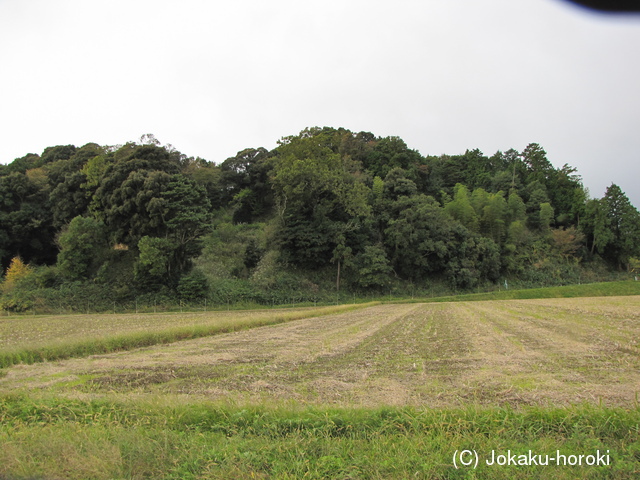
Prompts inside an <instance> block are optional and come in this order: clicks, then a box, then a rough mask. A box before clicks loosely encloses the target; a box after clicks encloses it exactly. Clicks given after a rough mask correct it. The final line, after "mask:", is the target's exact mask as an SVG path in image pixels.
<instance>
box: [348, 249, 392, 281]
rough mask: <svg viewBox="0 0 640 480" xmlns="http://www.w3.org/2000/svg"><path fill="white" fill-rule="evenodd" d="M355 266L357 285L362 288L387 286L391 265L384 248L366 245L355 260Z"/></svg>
mask: <svg viewBox="0 0 640 480" xmlns="http://www.w3.org/2000/svg"><path fill="white" fill-rule="evenodd" d="M354 263H355V265H356V266H357V274H358V275H357V284H358V286H360V287H363V288H379V289H381V288H384V287H386V286H387V285H389V274H390V273H391V271H392V269H391V265H390V264H389V260H388V259H387V255H386V253H385V251H384V248H382V247H381V246H377V245H367V246H366V247H365V248H364V250H363V251H362V252H361V253H360V254H359V255H358V256H357V257H356V258H355V260H354Z"/></svg>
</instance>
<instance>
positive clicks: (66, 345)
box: [0, 303, 375, 368]
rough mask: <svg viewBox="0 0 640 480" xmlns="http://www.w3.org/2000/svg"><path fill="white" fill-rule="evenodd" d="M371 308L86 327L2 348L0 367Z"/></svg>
mask: <svg viewBox="0 0 640 480" xmlns="http://www.w3.org/2000/svg"><path fill="white" fill-rule="evenodd" d="M371 305H375V303H367V304H356V305H339V306H334V307H319V308H309V309H301V310H297V311H293V312H289V311H280V312H278V313H269V312H268V311H267V312H266V314H265V312H264V311H263V312H259V314H256V315H244V316H240V315H238V316H231V317H228V318H223V319H219V318H218V317H216V316H215V314H214V313H212V314H211V316H210V317H209V320H208V321H206V320H205V321H204V322H203V323H197V324H185V325H180V326H175V327H173V326H170V325H168V324H160V325H159V326H156V327H152V328H148V329H145V330H137V331H132V332H129V333H124V334H118V333H115V332H113V333H112V332H110V331H109V330H106V331H104V330H103V331H95V330H92V328H91V327H92V325H90V324H89V325H88V326H87V327H86V331H87V332H88V333H85V334H83V336H81V337H80V338H75V339H72V340H65V339H64V337H60V338H55V337H54V338H51V336H48V337H47V338H46V339H45V340H44V341H43V342H41V343H40V344H26V345H20V344H18V345H15V346H10V347H9V348H4V349H3V350H2V351H0V368H5V367H9V366H11V365H16V364H18V363H26V364H31V363H36V362H43V361H52V360H61V359H65V358H75V357H85V356H88V355H96V354H104V353H111V352H117V351H123V350H131V349H134V348H140V347H148V346H151V345H159V344H166V343H172V342H177V341H180V340H189V339H193V338H200V337H206V336H210V335H216V334H220V333H228V332H234V331H238V330H245V329H248V328H255V327H261V326H264V325H275V324H278V323H284V322H289V321H293V320H300V319H303V318H313V317H319V316H322V315H331V314H335V313H342V312H347V311H351V310H355V309H359V308H366V307H369V306H371ZM129 317H130V318H131V322H135V321H137V319H139V318H140V316H138V315H136V316H133V315H131V316H129ZM107 318H108V317H107ZM20 320H21V321H22V322H23V324H24V323H26V324H29V321H30V319H29V318H28V317H20ZM34 323H35V322H34ZM25 330H27V331H28V330H31V331H34V330H37V329H36V326H35V325H34V324H29V328H27V329H25Z"/></svg>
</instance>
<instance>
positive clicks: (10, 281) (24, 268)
mask: <svg viewBox="0 0 640 480" xmlns="http://www.w3.org/2000/svg"><path fill="white" fill-rule="evenodd" d="M30 272H31V267H30V266H29V265H27V264H26V263H24V262H23V261H22V259H21V258H20V257H13V258H12V259H11V263H10V264H9V268H7V272H6V274H5V277H4V283H3V284H2V290H3V291H5V292H7V291H9V290H11V289H13V287H15V285H16V283H17V282H18V281H19V280H21V279H23V278H25V277H26V276H27V275H29V273H30Z"/></svg>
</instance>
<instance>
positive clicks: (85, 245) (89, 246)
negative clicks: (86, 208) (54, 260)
mask: <svg viewBox="0 0 640 480" xmlns="http://www.w3.org/2000/svg"><path fill="white" fill-rule="evenodd" d="M106 234H107V231H106V229H105V226H104V224H103V223H102V222H100V221H99V220H96V219H94V218H91V217H75V218H74V219H73V220H71V223H70V224H69V225H68V227H67V228H66V229H65V230H63V231H62V232H61V233H60V236H59V237H58V244H59V245H60V253H59V254H58V270H59V272H60V273H61V274H62V275H63V276H65V277H66V278H68V279H70V280H80V279H83V278H90V277H92V276H93V275H95V273H96V272H97V269H98V267H99V266H100V265H102V263H103V262H104V260H105V256H106V252H105V251H106V250H107V249H108V247H109V246H108V244H107V236H106Z"/></svg>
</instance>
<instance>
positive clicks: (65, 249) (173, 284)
mask: <svg viewBox="0 0 640 480" xmlns="http://www.w3.org/2000/svg"><path fill="white" fill-rule="evenodd" d="M505 192H508V194H507V193H505ZM258 222H259V223H258ZM639 232H640V214H639V213H638V211H637V209H636V208H635V207H633V206H632V205H631V204H630V202H629V200H628V198H627V197H626V196H625V194H624V193H623V192H622V191H621V190H620V188H619V187H618V186H616V185H612V186H611V187H610V188H609V189H608V190H607V193H606V194H605V197H604V198H602V199H591V200H589V199H587V194H586V191H585V189H584V188H583V186H582V184H581V180H580V177H579V175H577V173H576V170H575V168H573V167H571V166H569V165H567V164H564V165H563V166H562V167H561V168H556V167H554V166H553V165H552V164H551V162H550V161H549V159H548V158H547V154H546V152H545V151H544V149H543V148H542V147H541V146H540V145H538V144H534V143H532V144H530V145H528V146H527V147H526V148H525V150H524V151H522V152H518V151H516V150H513V149H510V150H507V151H505V152H504V153H503V152H496V153H495V154H494V155H492V156H485V155H484V154H483V153H482V152H481V151H479V150H477V149H470V150H467V151H466V152H465V153H464V154H462V155H441V156H437V157H436V156H427V157H423V156H421V155H420V154H419V153H418V152H417V151H415V150H411V149H410V148H409V147H408V146H407V145H406V143H405V142H404V141H403V140H402V139H400V138H398V137H386V138H379V137H376V136H375V135H373V134H371V133H368V132H359V133H354V132H350V131H349V130H346V129H343V128H339V129H334V128H329V127H324V128H318V127H314V128H308V129H305V130H303V131H302V132H300V133H299V134H298V135H293V136H289V137H284V138H283V139H282V140H281V141H280V142H279V145H278V147H277V148H275V149H274V150H272V151H268V150H266V149H264V148H248V149H244V150H241V151H240V152H238V153H237V154H236V155H235V156H234V157H230V158H228V159H226V160H225V161H224V162H222V163H221V164H219V165H216V164H214V163H213V162H208V161H206V160H204V159H202V158H188V157H186V156H185V155H182V154H181V153H180V152H177V151H176V150H175V149H173V147H171V146H162V145H161V144H160V142H158V140H157V139H155V137H153V135H150V134H147V135H144V136H143V137H142V138H141V140H140V143H127V144H124V145H120V146H115V147H101V146H99V145H96V144H92V143H90V144H87V145H85V146H83V147H81V148H77V147H74V146H73V145H62V146H55V147H49V148H47V149H45V151H44V152H43V153H42V155H35V154H28V155H26V156H24V157H22V158H19V159H16V160H15V161H14V162H13V163H12V164H10V165H7V166H6V167H4V168H2V169H0V262H1V264H2V267H3V268H7V267H8V266H9V262H10V261H11V259H12V258H13V257H16V256H21V258H23V259H24V260H25V262H29V263H30V264H32V265H34V266H38V265H40V266H47V265H49V266H50V265H53V264H56V263H57V267H58V268H57V269H51V270H42V272H47V273H46V274H45V273H43V274H42V275H40V274H39V275H38V276H34V277H33V278H32V281H30V282H27V283H25V284H24V286H23V287H22V290H21V292H22V293H20V295H22V294H23V293H24V294H25V295H26V296H25V297H24V298H27V296H28V295H27V292H28V291H30V290H29V289H32V290H34V291H35V290H41V289H42V290H52V291H53V290H56V291H58V293H59V294H61V295H62V293H61V292H62V290H64V288H66V286H69V285H71V284H72V283H74V282H80V283H82V284H83V285H85V286H87V285H88V284H89V282H95V284H97V285H99V286H100V287H101V288H104V289H107V290H109V291H110V293H111V294H113V295H115V296H116V297H118V298H131V297H132V296H135V295H145V294H149V295H156V296H157V295H160V296H162V298H177V297H176V295H177V294H179V292H178V291H177V289H178V286H179V285H180V282H181V281H182V280H181V279H185V278H189V272H190V271H191V269H192V267H193V266H194V265H196V266H197V267H198V268H199V269H200V270H201V271H202V272H203V273H204V275H205V276H206V278H207V281H208V284H209V285H210V288H211V292H210V295H211V296H212V297H211V298H216V299H217V300H216V301H222V302H224V301H228V300H229V299H230V298H234V299H240V300H242V301H244V300H243V299H249V298H250V299H252V300H251V301H255V302H258V303H273V302H276V301H280V300H283V301H289V300H291V298H292V297H296V296H297V297H300V298H302V297H304V298H306V299H313V301H315V300H316V299H318V298H321V297H322V296H323V295H335V291H336V288H337V289H338V290H340V283H341V278H342V279H343V280H344V282H343V284H344V285H346V286H347V289H350V290H354V289H356V290H358V291H362V292H366V291H367V290H370V291H374V290H376V289H378V290H380V289H383V288H384V289H386V288H388V287H389V288H390V289H393V286H392V285H396V287H397V288H398V291H401V290H402V287H401V285H404V284H405V283H406V282H413V283H412V285H415V287H416V288H424V287H425V286H426V285H427V284H433V282H446V283H447V284H448V285H449V286H450V288H476V287H478V286H480V285H482V284H484V283H485V282H495V281H497V280H498V278H500V277H501V276H504V275H510V276H513V277H514V280H515V281H522V282H526V283H527V284H535V283H536V282H540V283H544V282H559V281H561V278H562V276H563V275H564V276H565V278H566V279H567V280H568V281H580V278H582V277H581V275H583V274H584V272H585V271H587V270H593V271H596V270H599V269H600V268H601V267H602V265H603V264H602V262H601V260H602V259H604V261H606V262H607V264H608V265H610V266H612V267H615V268H618V269H619V270H625V269H631V268H632V267H631V259H632V258H638V257H639V256H640V251H639V248H640V243H639V242H637V240H636V239H637V238H638V235H639V234H640V233H639ZM578 264H580V265H579V266H578ZM594 275H595V274H594ZM598 275H599V274H598ZM36 277H37V280H36ZM185 281H186V280H185ZM27 284H28V285H27ZM65 285H66V286H65ZM73 288H80V287H73ZM83 288H84V287H83ZM87 288H88V287H87ZM296 291H298V292H299V293H300V294H299V295H297V293H296ZM344 293H345V294H347V292H346V291H345V292H344ZM38 295H40V296H39V297H38V298H41V299H42V298H44V297H43V296H42V295H41V294H40V293H38ZM64 295H66V293H65V294H64ZM34 298H35V297H34ZM47 298H48V297H47ZM47 301H49V300H47ZM37 302H40V300H38V301H37ZM12 308H20V307H19V306H18V305H17V304H16V306H15V307H12Z"/></svg>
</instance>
